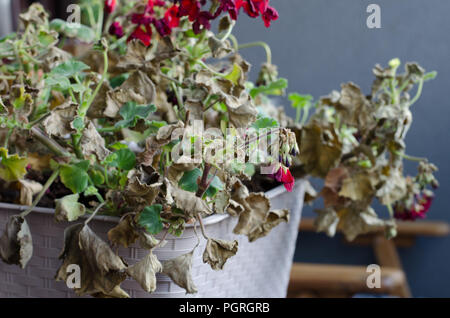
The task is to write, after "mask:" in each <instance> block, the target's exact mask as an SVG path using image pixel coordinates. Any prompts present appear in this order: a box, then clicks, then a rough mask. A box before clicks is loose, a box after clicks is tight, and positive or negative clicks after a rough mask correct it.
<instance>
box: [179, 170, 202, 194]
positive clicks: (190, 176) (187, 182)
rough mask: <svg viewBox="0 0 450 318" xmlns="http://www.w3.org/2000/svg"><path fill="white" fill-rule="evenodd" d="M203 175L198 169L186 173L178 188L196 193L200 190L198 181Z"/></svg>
mask: <svg viewBox="0 0 450 318" xmlns="http://www.w3.org/2000/svg"><path fill="white" fill-rule="evenodd" d="M202 174H203V173H202V171H201V170H200V169H198V168H195V169H194V170H191V171H186V172H185V173H184V174H183V176H182V177H181V179H180V181H179V182H178V186H179V187H180V188H181V189H183V190H185V191H189V192H196V191H197V189H198V183H197V180H198V178H200V177H201V176H202Z"/></svg>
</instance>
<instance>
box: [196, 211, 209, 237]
mask: <svg viewBox="0 0 450 318" xmlns="http://www.w3.org/2000/svg"><path fill="white" fill-rule="evenodd" d="M197 220H198V223H200V229H201V230H202V235H203V237H204V238H205V239H206V240H209V237H208V235H206V231H205V225H204V224H203V219H202V217H201V216H200V214H198V213H197Z"/></svg>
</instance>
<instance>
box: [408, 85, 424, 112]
mask: <svg viewBox="0 0 450 318" xmlns="http://www.w3.org/2000/svg"><path fill="white" fill-rule="evenodd" d="M423 83H424V80H423V78H422V79H421V80H420V82H419V87H417V93H416V96H414V98H413V99H412V100H411V102H410V103H409V106H410V107H411V106H412V105H414V104H415V103H416V102H417V101H418V100H419V98H420V96H421V95H422V89H423Z"/></svg>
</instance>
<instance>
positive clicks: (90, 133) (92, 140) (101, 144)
mask: <svg viewBox="0 0 450 318" xmlns="http://www.w3.org/2000/svg"><path fill="white" fill-rule="evenodd" d="M80 146H81V152H82V153H83V155H84V156H85V158H86V159H88V158H89V157H90V156H92V155H95V156H96V157H97V158H98V160H99V161H102V160H104V159H105V158H106V157H107V156H108V155H109V154H110V153H111V152H110V151H109V150H108V149H106V146H105V139H103V137H102V136H101V135H100V134H99V133H98V131H97V128H95V125H94V123H93V122H92V121H89V122H88V124H87V125H86V128H85V129H84V130H83V135H82V136H81V142H80Z"/></svg>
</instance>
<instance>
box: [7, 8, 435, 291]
mask: <svg viewBox="0 0 450 318" xmlns="http://www.w3.org/2000/svg"><path fill="white" fill-rule="evenodd" d="M81 6H82V10H83V13H84V15H83V17H84V18H85V19H86V24H87V25H83V24H73V23H67V22H65V21H62V20H53V21H51V22H48V17H47V15H46V13H45V11H44V10H43V8H42V7H41V6H40V5H33V6H31V7H30V8H29V10H28V12H26V13H24V14H22V15H21V16H20V18H21V21H22V24H23V28H22V31H21V32H19V33H18V34H14V35H11V36H9V37H6V38H4V39H3V40H2V41H1V42H0V55H1V57H2V58H3V61H4V64H3V65H2V67H1V68H0V72H1V75H0V80H1V83H0V85H1V86H0V92H1V98H2V99H1V104H0V105H1V110H2V112H1V113H0V114H1V115H0V125H1V126H0V127H2V130H1V131H0V141H1V142H2V144H3V147H1V148H0V155H1V157H0V158H1V161H0V179H1V180H2V182H1V183H0V186H1V188H0V202H4V203H3V204H2V210H1V211H0V223H3V224H4V227H5V230H4V232H3V236H2V237H1V239H0V255H1V258H2V259H3V260H4V262H5V263H8V264H16V265H20V266H21V267H26V269H25V270H22V269H20V268H19V266H11V265H5V264H0V275H3V276H0V278H2V280H3V281H5V284H2V285H1V286H0V294H1V293H3V294H2V295H7V296H8V295H12V296H40V297H42V296H57V297H64V296H72V295H73V294H74V293H73V290H75V292H76V294H78V295H93V296H97V297H128V296H132V297H155V296H156V297H182V296H185V295H186V293H188V294H189V295H190V294H194V295H195V296H200V297H201V296H205V297H229V296H234V297H284V296H285V295H286V289H287V284H288V281H289V272H290V267H291V263H292V258H293V252H294V248H295V241H296V237H297V229H298V224H299V222H300V214H301V209H302V204H303V201H305V202H306V203H310V202H312V200H314V199H316V198H323V199H324V204H325V207H324V209H321V210H318V211H317V212H318V218H317V220H316V225H317V228H318V230H319V231H325V232H326V233H327V234H328V235H331V236H332V235H334V234H335V232H336V229H337V228H340V229H341V230H342V231H343V232H344V234H345V235H346V237H347V238H348V239H349V240H352V239H354V238H355V237H356V236H357V235H360V234H364V233H367V232H369V231H378V230H382V229H384V230H385V232H386V235H387V237H393V236H395V234H396V231H395V220H394V219H395V218H401V219H409V220H414V219H417V218H421V217H424V216H425V214H426V212H427V211H428V209H429V207H430V205H431V201H432V198H433V194H432V192H431V191H430V189H429V187H430V186H431V187H437V186H438V183H437V180H436V179H435V178H434V176H433V173H434V172H435V171H436V169H437V168H436V167H435V166H434V165H432V164H430V163H429V162H428V161H427V160H426V159H424V158H416V157H412V156H409V155H406V154H405V148H406V146H405V142H404V138H405V135H406V133H407V131H408V129H409V127H410V125H411V122H412V115H411V111H410V107H411V106H412V105H413V104H414V103H415V102H416V101H417V100H418V99H419V97H420V94H421V91H422V88H423V84H424V82H426V81H427V80H429V79H432V78H434V77H435V75H436V74H435V73H434V72H432V73H426V72H425V71H424V70H423V69H422V68H421V67H420V66H419V65H417V64H416V63H408V64H406V67H405V73H403V74H400V73H399V72H398V69H399V67H400V61H399V60H398V59H394V60H392V61H391V62H390V63H389V67H387V68H386V69H383V68H382V67H381V66H376V67H375V69H374V73H375V76H376V79H375V82H374V85H373V87H372V92H371V94H370V95H369V96H365V95H364V94H363V93H362V92H361V90H360V88H359V87H358V86H356V85H355V84H353V83H347V84H343V85H342V89H341V91H340V92H336V91H334V92H332V93H331V94H330V96H326V97H323V98H321V99H320V100H319V101H318V102H316V103H315V104H314V103H313V97H312V96H310V95H300V94H297V93H293V94H290V95H289V99H290V101H291V102H292V106H293V107H294V108H295V110H296V118H295V119H291V118H289V117H287V116H286V115H285V113H284V111H283V109H282V108H279V107H275V106H274V105H275V101H274V100H273V98H272V97H273V96H280V95H283V94H284V93H285V90H286V88H287V80H286V79H283V78H279V77H278V73H277V69H276V67H275V66H274V65H273V64H272V63H271V53H270V48H269V47H268V46H267V45H266V44H264V43H262V42H255V43H250V44H242V45H239V43H238V42H237V40H236V39H235V37H234V36H233V35H232V30H233V26H234V24H235V20H236V19H237V18H238V15H239V12H245V13H246V14H248V15H249V16H251V17H259V16H261V17H262V19H263V21H264V23H265V25H266V26H270V23H271V21H273V20H276V19H277V18H278V14H277V12H276V10H275V9H274V8H272V7H271V6H269V1H254V0H247V1H232V0H212V1H197V0H183V1H178V2H176V3H173V2H171V1H160V0H150V1H127V2H123V1H120V2H117V1H110V0H108V1H105V2H103V1H81ZM216 19H217V20H218V21H219V23H218V32H217V34H214V33H212V32H211V31H210V29H211V23H212V22H213V20H216ZM64 39H67V42H66V44H67V45H64ZM86 43H91V44H90V45H86ZM92 43H95V45H92ZM256 45H260V46H263V47H264V48H265V50H266V52H267V63H265V64H263V66H262V67H261V70H260V72H259V75H258V78H257V81H256V82H255V83H252V82H251V81H249V79H248V73H249V70H250V64H249V63H248V62H246V61H245V60H244V59H243V58H242V57H241V56H240V55H239V53H238V51H239V50H240V49H243V48H246V47H249V46H256ZM60 47H64V50H63V49H61V48H60ZM69 51H70V52H72V53H69ZM415 86H417V93H416V94H415V96H414V97H413V98H411V95H410V91H411V90H412V89H413V88H414V87H415ZM312 109H314V110H315V111H314V114H313V115H312V116H309V114H310V111H311V110H312ZM403 159H409V160H414V161H418V163H419V173H418V175H417V176H416V177H414V178H412V177H405V176H404V174H403V164H402V162H403ZM307 176H312V177H319V178H322V179H324V187H323V189H322V190H321V191H320V193H319V194H317V192H316V191H315V190H314V189H313V187H312V185H311V184H310V183H309V182H307V181H306V179H304V178H305V177H307ZM294 179H297V181H300V182H297V183H295V182H294ZM281 183H283V185H281V186H278V185H280V184H281ZM305 191H306V193H304V192H305ZM374 199H378V200H379V201H380V202H381V203H382V204H384V205H386V206H387V209H388V212H389V213H390V214H389V217H388V218H387V219H382V218H380V217H379V216H378V215H377V213H375V211H374V210H373V208H371V204H372V202H373V201H374ZM17 203H20V204H21V205H17ZM37 205H39V207H37ZM19 212H20V213H19ZM31 212H33V213H31ZM289 212H290V213H289ZM54 219H55V220H56V221H57V222H54ZM69 222H73V223H71V224H69ZM238 235H240V236H238ZM242 236H244V237H245V236H247V238H242ZM250 242H251V244H250ZM33 247H34V250H33ZM61 248H62V252H61V253H60V250H61ZM238 250H239V252H238ZM58 254H60V255H59V258H60V259H61V260H59V261H58V260H57V259H56V258H57V257H58ZM61 263H62V264H61ZM204 263H206V265H205V264H204ZM210 267H211V268H212V269H211V268H210ZM274 269H276V274H274ZM217 270H222V271H217ZM55 272H56V279H57V280H58V281H59V282H56V283H55V282H54V281H53V277H54V276H55ZM77 274H78V278H80V279H78V282H79V283H80V284H78V285H77ZM127 278H128V279H127ZM66 285H67V286H70V287H71V288H73V289H69V288H68V287H67V286H66ZM2 288H3V289H2Z"/></svg>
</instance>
